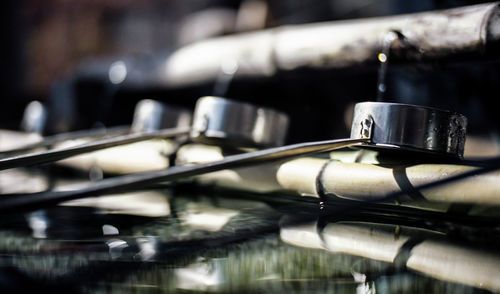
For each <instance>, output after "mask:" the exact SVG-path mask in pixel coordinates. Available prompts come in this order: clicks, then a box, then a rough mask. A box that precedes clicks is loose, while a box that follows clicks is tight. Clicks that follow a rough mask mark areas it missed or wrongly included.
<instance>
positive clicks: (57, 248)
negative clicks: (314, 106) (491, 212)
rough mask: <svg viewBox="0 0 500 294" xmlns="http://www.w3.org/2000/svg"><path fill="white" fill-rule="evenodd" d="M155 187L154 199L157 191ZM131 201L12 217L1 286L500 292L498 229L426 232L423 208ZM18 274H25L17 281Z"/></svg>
mask: <svg viewBox="0 0 500 294" xmlns="http://www.w3.org/2000/svg"><path fill="white" fill-rule="evenodd" d="M151 193H153V192H151ZM155 193H158V196H159V195H161V194H162V192H158V191H156V192H155ZM140 194H141V193H138V194H137V195H140ZM167 194H169V195H170V193H167ZM143 195H146V196H145V198H144V199H143V200H144V201H145V202H147V199H150V198H149V197H151V194H149V193H144V194H143ZM226 196H230V195H226ZM237 196H243V195H237ZM127 197H128V196H125V197H124V198H123V199H124V200H126V199H129V198H127ZM119 199H120V198H119V197H117V198H116V201H108V200H106V201H104V202H105V203H106V205H102V203H100V204H99V203H97V202H96V201H97V199H96V200H92V201H93V202H92V201H91V202H88V203H86V207H81V206H76V205H73V206H60V207H55V208H51V209H46V210H40V211H37V212H33V213H29V214H26V216H22V215H19V214H12V215H9V217H8V218H4V219H2V222H1V227H0V234H1V236H2V238H0V252H1V254H0V285H1V286H3V288H4V289H17V288H19V287H20V288H23V287H25V286H24V285H28V282H29V283H34V284H36V285H39V286H40V287H43V288H44V289H47V290H60V289H64V290H68V289H69V290H71V291H76V292H131V291H133V292H151V291H152V290H153V291H155V292H166V293H169V292H179V291H194V292H199V291H202V292H225V293H233V292H291V293H298V292H311V293H316V292H321V293H324V292H335V293H337V292H340V293H354V292H356V293H393V292H405V293H406V292H414V293H428V292H434V293H476V292H481V289H486V290H491V291H499V290H500V286H499V282H498V281H497V279H496V278H497V277H498V276H499V274H500V272H499V269H500V266H499V265H500V257H498V254H497V252H496V249H495V248H492V247H491V246H490V247H488V246H486V247H485V243H487V242H485V240H486V239H488V238H486V239H485V238H483V239H481V240H479V241H477V242H475V241H473V240H472V239H471V237H470V236H468V238H462V237H461V236H456V233H455V235H454V234H453V233H451V231H450V233H446V232H445V231H444V230H441V232H435V231H430V230H428V229H421V228H419V226H420V225H419V224H421V223H420V222H417V221H415V222H414V223H415V226H411V225H410V223H411V222H409V221H408V220H409V219H410V218H412V219H413V218H415V216H414V215H405V214H401V213H400V214H398V213H391V214H390V217H388V215H389V213H385V215H384V216H381V215H380V213H379V212H377V211H376V209H375V207H374V209H373V211H372V210H370V209H369V208H363V210H362V211H361V210H353V211H352V213H348V212H347V210H345V209H342V210H339V211H338V213H337V214H336V215H335V219H334V218H331V217H329V216H328V215H326V216H324V217H325V219H320V220H319V221H318V220H317V219H316V217H317V211H318V209H317V203H311V204H310V205H309V204H307V203H306V202H303V201H301V202H296V201H295V200H288V201H284V200H283V199H285V198H283V197H281V196H279V195H266V196H265V197H260V198H259V199H260V200H256V199H257V198H254V200H248V199H247V200H242V199H239V200H236V199H231V198H225V197H220V195H219V197H212V196H207V195H205V196H197V195H193V193H192V192H191V193H186V192H179V191H178V192H174V193H173V194H172V195H170V196H169V197H165V195H164V194H163V198H162V199H164V200H165V201H166V202H167V203H168V207H169V213H168V214H163V215H161V216H152V215H151V214H147V213H145V214H143V215H141V214H140V213H137V211H136V212H134V211H133V210H134V209H133V207H131V206H130V205H127V208H126V209H123V208H124V206H123V205H124V204H123V203H121V202H120V201H119ZM151 199H156V198H151ZM112 203H116V207H113V204H112ZM137 203H139V202H137ZM153 203H162V202H161V201H159V202H158V201H156V202H155V201H153ZM80 204H81V203H80ZM91 204H92V205H91ZM97 204H99V205H97ZM328 206H329V207H331V206H332V205H331V204H328ZM308 207H309V208H308ZM310 207H315V208H316V209H314V210H311V209H310ZM144 208H145V206H140V205H138V206H137V210H138V211H144ZM103 211H120V214H109V213H102V212H103ZM307 211H311V212H312V215H309V213H306V212H307ZM315 212H316V213H315ZM340 212H342V214H340ZM428 221H431V220H428ZM470 230H471V233H473V230H475V229H470ZM487 232H488V234H490V235H491V234H495V233H496V231H495V230H489V231H487ZM472 235H476V234H472ZM41 236H43V237H41ZM491 236H493V235H491ZM40 238H43V239H40ZM497 238H498V237H494V238H493V237H492V239H491V238H490V240H496V239H497ZM486 245H488V244H486ZM12 272H16V275H18V278H16V279H13V278H8V277H10V274H9V276H8V275H7V273H12ZM26 287H28V286H26ZM40 289H42V288H40Z"/></svg>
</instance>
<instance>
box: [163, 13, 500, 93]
mask: <svg viewBox="0 0 500 294" xmlns="http://www.w3.org/2000/svg"><path fill="white" fill-rule="evenodd" d="M497 14H498V4H497V3H489V4H482V5H475V6H466V7H460V8H455V9H449V10H444V11H431V12H423V13H415V14H407V15H397V16H389V17H378V18H371V19H363V20H359V19H356V20H347V21H334V22H325V23H315V24H305V25H294V26H286V27H279V28H273V29H268V30H263V31H257V32H253V33H248V34H237V35H232V36H225V37H220V38H214V39H209V40H204V41H201V42H197V43H194V44H191V45H188V46H186V47H183V48H181V49H179V50H178V51H176V52H175V53H174V54H172V56H171V57H169V58H168V59H167V60H166V62H165V66H164V71H163V72H162V73H161V77H160V79H162V80H163V84H164V85H165V86H169V87H180V86H187V85H192V84H196V83H200V82H206V81H212V80H214V79H216V77H217V76H218V75H219V73H220V67H221V64H224V63H227V61H228V60H230V61H234V62H236V63H237V64H238V72H237V75H236V77H235V78H238V77H240V76H253V77H271V76H273V75H274V74H275V73H276V72H278V71H283V70H284V71H287V70H293V69H296V68H303V67H310V68H345V67H351V66H356V65H359V64H362V63H366V62H372V63H375V62H376V58H377V54H378V53H379V52H380V51H381V50H382V46H383V42H382V41H383V39H384V37H385V36H386V35H387V33H388V32H390V31H394V30H397V31H400V32H401V33H403V34H404V35H405V38H406V39H407V41H408V43H409V44H412V45H414V46H416V47H417V48H418V49H419V50H418V53H416V54H413V55H412V54H411V53H412V52H411V50H410V51H408V50H406V52H405V53H406V54H404V56H405V57H407V58H408V57H409V58H412V56H413V59H417V60H418V59H429V58H446V57H451V56H455V55H457V54H458V55H459V56H463V54H467V53H471V52H476V53H480V52H484V51H485V49H486V48H487V46H488V45H489V44H490V43H494V42H498V40H499V39H500V33H499V32H500V30H499V29H498V27H499V23H500V22H499V20H498V17H496V15H497ZM405 49H406V48H403V50H405ZM461 54H462V55H461Z"/></svg>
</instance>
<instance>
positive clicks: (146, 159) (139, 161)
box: [57, 139, 176, 174]
mask: <svg viewBox="0 0 500 294" xmlns="http://www.w3.org/2000/svg"><path fill="white" fill-rule="evenodd" d="M85 142H86V141H84V140H72V141H71V142H66V143H64V144H62V145H61V146H58V148H63V147H69V146H73V145H78V144H82V143H85ZM175 146H176V145H175V143H174V142H173V141H171V140H162V139H155V140H147V141H141V142H137V143H132V144H127V145H123V146H116V147H112V148H107V149H103V150H99V151H95V152H90V153H86V154H82V155H78V156H73V157H70V158H67V159H64V160H61V161H58V162H57V163H58V164H60V165H63V166H69V167H72V168H76V169H81V170H90V169H92V168H99V169H101V170H102V171H103V172H106V173H112V174H128V173H137V172H146V171H154V170H161V169H165V168H168V166H169V161H168V155H170V154H172V153H173V152H174V151H175Z"/></svg>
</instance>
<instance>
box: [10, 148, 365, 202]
mask: <svg viewBox="0 0 500 294" xmlns="http://www.w3.org/2000/svg"><path fill="white" fill-rule="evenodd" d="M368 142H370V138H361V139H339V140H328V141H319V142H308V143H299V144H293V145H288V146H283V147H275V148H269V149H264V150H258V151H253V152H248V153H243V154H238V155H232V156H228V157H226V158H224V159H222V160H219V161H214V162H209V163H203V164H198V165H188V166H174V167H171V168H168V169H165V170H161V171H155V172H148V173H141V174H131V175H126V176H121V177H115V178H110V179H105V180H102V181H100V182H98V183H93V184H92V185H90V186H88V187H85V188H82V189H79V190H73V191H71V190H70V191H49V192H41V193H32V194H16V195H3V196H2V197H1V198H0V211H2V210H8V209H13V208H22V207H26V208H29V207H31V208H32V207H39V206H40V205H42V204H43V205H48V204H55V203H59V202H62V201H67V200H73V199H78V198H84V197H88V196H99V195H103V194H106V193H110V192H118V191H120V192H121V191H125V190H134V189H140V188H143V187H145V186H147V185H149V184H154V183H158V182H166V181H175V180H179V179H182V178H187V177H192V176H197V175H201V174H205V173H209V172H215V171H220V170H224V169H232V168H238V167H243V166H249V165H255V164H260V163H265V162H271V161H275V160H282V159H287V158H292V157H297V156H303V155H308V154H313V153H318V152H326V151H331V150H335V149H340V148H344V147H349V146H354V145H359V144H363V143H368Z"/></svg>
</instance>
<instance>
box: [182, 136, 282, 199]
mask: <svg viewBox="0 0 500 294" xmlns="http://www.w3.org/2000/svg"><path fill="white" fill-rule="evenodd" d="M223 158H224V152H223V150H222V149H221V148H220V147H218V146H210V145H202V144H189V145H185V146H182V147H181V148H179V150H178V151H177V164H179V165H184V164H198V163H206V162H211V161H216V160H222V159H223ZM279 164H280V163H270V164H262V165H259V166H252V167H247V168H238V169H234V170H222V171H218V172H213V173H208V174H204V175H201V176H197V177H196V180H197V181H198V182H199V183H201V184H210V185H217V186H221V187H225V188H232V189H238V190H244V191H252V192H260V193H265V192H272V191H277V190H282V188H281V186H280V185H279V184H278V182H277V181H276V172H277V170H278V168H279Z"/></svg>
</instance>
